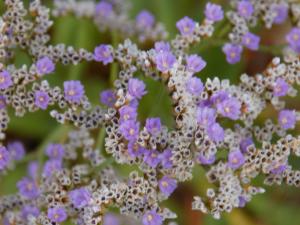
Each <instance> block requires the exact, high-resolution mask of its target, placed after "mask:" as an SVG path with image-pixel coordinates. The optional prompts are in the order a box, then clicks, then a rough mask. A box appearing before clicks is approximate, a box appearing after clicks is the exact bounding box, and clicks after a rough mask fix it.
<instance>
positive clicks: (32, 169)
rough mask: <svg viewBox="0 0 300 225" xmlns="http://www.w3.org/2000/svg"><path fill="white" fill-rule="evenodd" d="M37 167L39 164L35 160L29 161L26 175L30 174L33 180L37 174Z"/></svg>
mask: <svg viewBox="0 0 300 225" xmlns="http://www.w3.org/2000/svg"><path fill="white" fill-rule="evenodd" d="M38 169H39V164H38V162H37V161H32V162H30V163H29V164H28V167H27V174H28V176H30V177H31V178H32V179H34V180H35V179H36V178H37V176H38Z"/></svg>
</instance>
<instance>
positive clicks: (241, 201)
mask: <svg viewBox="0 0 300 225" xmlns="http://www.w3.org/2000/svg"><path fill="white" fill-rule="evenodd" d="M246 203H247V201H246V199H245V197H244V196H239V208H243V207H245V205H246Z"/></svg>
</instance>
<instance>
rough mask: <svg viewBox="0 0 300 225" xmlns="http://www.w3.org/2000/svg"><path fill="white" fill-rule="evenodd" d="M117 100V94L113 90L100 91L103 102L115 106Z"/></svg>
mask: <svg viewBox="0 0 300 225" xmlns="http://www.w3.org/2000/svg"><path fill="white" fill-rule="evenodd" d="M116 100H117V96H116V95H115V93H114V91H113V90H110V89H109V90H104V91H102V92H101V93H100V101H101V103H102V104H104V105H106V106H108V107H113V106H114V104H115V102H116Z"/></svg>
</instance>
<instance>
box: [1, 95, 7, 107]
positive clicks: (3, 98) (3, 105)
mask: <svg viewBox="0 0 300 225" xmlns="http://www.w3.org/2000/svg"><path fill="white" fill-rule="evenodd" d="M5 107H6V98H5V97H4V96H3V95H0V110H1V109H4V108H5Z"/></svg>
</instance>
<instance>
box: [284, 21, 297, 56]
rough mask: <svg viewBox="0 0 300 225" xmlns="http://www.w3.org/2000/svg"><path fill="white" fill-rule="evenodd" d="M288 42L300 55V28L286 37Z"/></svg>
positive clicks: (293, 30) (294, 29) (293, 29)
mask: <svg viewBox="0 0 300 225" xmlns="http://www.w3.org/2000/svg"><path fill="white" fill-rule="evenodd" d="M286 40H287V42H288V43H289V46H290V47H291V48H292V49H293V50H294V51H296V52H298V53H300V28H295V27H294V28H292V30H291V31H290V32H289V33H288V34H287V35H286Z"/></svg>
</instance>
